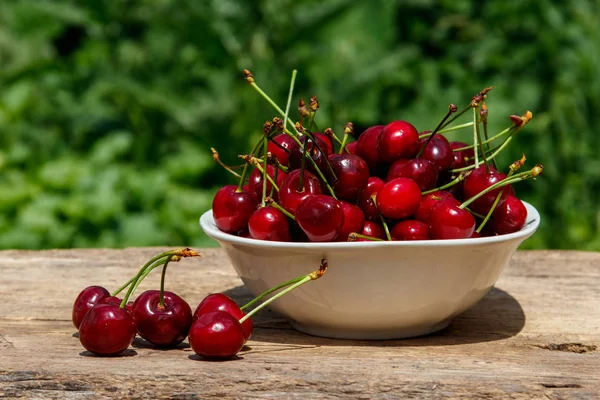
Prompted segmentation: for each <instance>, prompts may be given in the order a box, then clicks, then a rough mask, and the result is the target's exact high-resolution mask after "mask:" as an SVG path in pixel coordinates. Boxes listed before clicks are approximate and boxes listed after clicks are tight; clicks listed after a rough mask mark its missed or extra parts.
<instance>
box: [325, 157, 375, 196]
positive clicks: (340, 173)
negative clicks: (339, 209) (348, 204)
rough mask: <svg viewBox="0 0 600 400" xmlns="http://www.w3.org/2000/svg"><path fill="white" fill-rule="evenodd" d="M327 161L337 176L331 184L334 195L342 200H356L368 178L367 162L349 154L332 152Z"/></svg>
mask: <svg viewBox="0 0 600 400" xmlns="http://www.w3.org/2000/svg"><path fill="white" fill-rule="evenodd" d="M329 163H330V165H331V168H332V169H333V172H334V173H335V176H336V178H337V180H336V181H335V183H334V184H333V191H334V192H335V194H336V196H337V197H338V198H339V199H342V200H349V201H353V200H356V198H357V197H358V194H359V193H360V192H361V191H362V190H363V189H364V188H365V186H367V181H368V180H369V167H368V166H367V163H366V162H365V161H364V160H363V159H362V158H360V157H359V156H353V155H351V154H332V155H330V156H329Z"/></svg>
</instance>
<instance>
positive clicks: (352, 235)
mask: <svg viewBox="0 0 600 400" xmlns="http://www.w3.org/2000/svg"><path fill="white" fill-rule="evenodd" d="M356 239H366V240H370V241H372V242H385V240H383V239H380V238H376V237H373V236H367V235H363V234H362V233H357V232H352V233H350V234H349V235H348V241H349V242H354V241H356Z"/></svg>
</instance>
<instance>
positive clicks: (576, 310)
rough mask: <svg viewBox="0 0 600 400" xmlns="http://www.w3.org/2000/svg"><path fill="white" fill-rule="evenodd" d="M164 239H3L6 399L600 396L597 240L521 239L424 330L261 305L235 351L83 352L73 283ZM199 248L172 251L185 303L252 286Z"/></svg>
mask: <svg viewBox="0 0 600 400" xmlns="http://www.w3.org/2000/svg"><path fill="white" fill-rule="evenodd" d="M162 250H164V249H156V248H153V249H149V248H144V249H127V250H56V251H41V252H33V251H3V252H0V398H39V399H50V398H67V399H75V398H77V399H82V398H147V399H158V398H176V399H188V398H189V399H192V398H211V397H224V398H257V397H261V398H262V397H268V398H405V397H409V398H460V397H463V398H486V399H489V398H496V397H509V398H557V399H558V398H584V399H586V398H587V399H597V398H600V253H585V252H563V251H523V252H517V254H516V255H515V256H514V258H513V260H512V261H511V263H510V266H509V267H508V268H507V269H506V270H505V271H503V273H502V276H501V278H500V280H499V281H498V284H497V287H496V288H495V289H493V290H492V291H491V292H490V293H489V294H488V295H487V296H486V297H485V298H484V299H483V300H482V301H481V302H479V303H478V304H477V305H476V306H475V307H473V308H472V309H470V310H469V311H467V312H465V313H464V314H463V315H461V316H459V317H458V318H456V319H455V320H454V321H453V322H452V324H451V325H450V327H449V328H447V329H445V330H444V331H442V332H439V333H437V334H434V335H431V336H427V337H422V338H416V339H409V340H396V341H383V342H367V341H344V340H331V339H323V338H316V337H311V336H307V335H304V334H301V333H298V332H296V331H294V330H292V329H291V328H290V326H289V325H288V324H287V323H286V322H285V320H283V319H282V318H281V317H278V316H277V315H274V314H273V313H271V312H268V311H263V312H262V314H261V315H260V316H257V318H256V319H255V325H256V328H255V331H254V335H253V337H252V339H251V340H250V341H249V342H248V346H247V347H246V348H245V349H244V350H243V351H242V353H240V358H239V359H237V360H234V361H227V362H206V361H200V360H199V359H198V358H197V356H195V355H194V354H193V352H192V351H191V349H190V348H189V346H187V344H186V343H185V342H184V344H182V345H181V346H180V347H179V348H177V349H175V350H170V351H162V350H157V349H153V348H151V347H149V346H147V345H146V344H145V342H144V341H142V340H139V339H136V342H135V343H134V345H133V348H132V349H131V350H129V351H128V352H127V354H126V355H125V356H123V357H117V358H98V357H94V356H91V355H90V354H89V353H87V352H85V351H83V348H82V347H81V345H80V343H79V340H78V339H77V337H76V336H74V333H75V330H74V328H73V326H72V324H71V306H72V303H73V300H74V299H75V297H76V295H77V294H78V292H79V291H80V290H81V289H83V288H84V287H86V286H89V285H92V284H101V285H103V286H105V287H107V288H108V289H109V290H112V289H114V288H116V287H117V286H118V285H119V284H120V283H122V282H125V281H126V280H127V279H128V278H129V277H130V276H131V275H132V274H133V273H134V272H135V270H137V269H138V268H139V266H140V265H142V264H143V263H144V261H146V260H147V259H148V258H150V257H151V256H153V255H155V254H157V253H158V252H159V251H162ZM201 252H202V253H203V254H204V257H203V258H201V259H185V260H183V261H181V262H180V263H178V264H173V266H172V267H171V268H170V274H169V276H168V278H167V284H168V287H169V288H170V289H171V290H173V291H175V292H177V293H179V294H180V295H182V296H183V297H184V298H186V299H187V300H188V301H189V302H190V304H191V305H192V308H193V307H195V305H196V304H198V302H199V301H200V300H201V299H202V298H203V296H205V295H206V294H207V293H209V292H216V291H225V292H226V293H228V294H229V295H230V296H232V297H233V298H234V299H236V300H237V301H238V302H242V301H245V300H249V299H250V294H249V293H248V291H247V290H246V289H245V288H244V287H243V286H241V281H240V280H239V278H238V277H237V275H236V274H235V272H234V270H233V268H232V267H231V265H230V263H229V261H228V260H227V259H226V258H225V257H224V254H223V252H222V251H221V250H219V249H206V250H201ZM159 275H160V274H159V273H154V274H153V275H151V276H150V277H149V278H148V279H147V280H146V282H144V284H143V285H142V286H141V287H140V289H144V288H149V287H156V285H157V283H158V281H159Z"/></svg>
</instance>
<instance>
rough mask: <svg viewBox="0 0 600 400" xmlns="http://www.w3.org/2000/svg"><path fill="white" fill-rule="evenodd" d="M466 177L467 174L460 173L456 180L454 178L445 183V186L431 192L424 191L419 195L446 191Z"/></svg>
mask: <svg viewBox="0 0 600 400" xmlns="http://www.w3.org/2000/svg"><path fill="white" fill-rule="evenodd" d="M467 175H468V174H465V173H460V174H459V175H458V176H457V177H456V178H454V179H453V180H452V181H450V182H448V183H446V184H445V185H442V186H439V187H436V188H433V189H431V190H426V191H424V192H421V195H422V196H425V195H427V194H429V193H433V192H437V191H438V190H446V189H448V188H450V187H452V186H454V185H456V184H457V183H458V182H460V181H462V180H464V179H465V177H466V176H467Z"/></svg>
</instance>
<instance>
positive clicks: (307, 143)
mask: <svg viewBox="0 0 600 400" xmlns="http://www.w3.org/2000/svg"><path fill="white" fill-rule="evenodd" d="M298 139H299V140H300V142H301V143H302V145H303V146H304V147H306V157H310V158H312V159H313V160H314V161H315V164H316V165H317V167H319V170H320V171H321V172H322V173H323V174H327V173H328V171H329V167H328V166H327V156H329V153H328V152H327V151H328V147H327V143H325V142H324V141H323V140H321V139H320V138H318V137H315V140H316V143H317V145H318V147H317V146H315V142H313V140H312V139H310V138H309V137H308V136H300V137H299V138H298ZM303 152H304V150H302V147H300V145H299V144H298V143H296V142H294V145H293V146H292V148H291V149H290V158H289V166H290V169H292V170H295V169H300V168H301V167H302V157H303V154H304V153H303ZM305 165H306V166H305V167H306V168H307V169H308V170H309V171H310V172H312V173H314V174H317V170H316V169H315V167H314V166H313V165H312V163H311V162H310V160H308V159H307V160H306V161H305Z"/></svg>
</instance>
